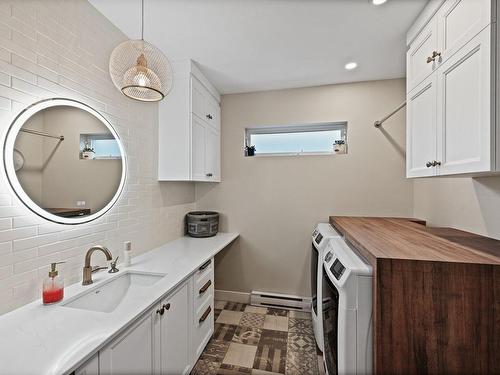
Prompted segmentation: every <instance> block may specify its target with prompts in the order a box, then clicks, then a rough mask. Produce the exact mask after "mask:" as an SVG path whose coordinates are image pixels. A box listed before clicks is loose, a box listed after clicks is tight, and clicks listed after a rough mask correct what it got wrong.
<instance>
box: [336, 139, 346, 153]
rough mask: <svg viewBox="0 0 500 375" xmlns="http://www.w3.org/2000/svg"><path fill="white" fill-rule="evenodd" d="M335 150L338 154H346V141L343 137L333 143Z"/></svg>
mask: <svg viewBox="0 0 500 375" xmlns="http://www.w3.org/2000/svg"><path fill="white" fill-rule="evenodd" d="M333 151H334V152H335V153H336V154H345V141H344V140H343V139H339V140H338V141H335V143H334V144H333Z"/></svg>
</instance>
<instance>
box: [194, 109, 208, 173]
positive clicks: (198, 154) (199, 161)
mask: <svg viewBox="0 0 500 375" xmlns="http://www.w3.org/2000/svg"><path fill="white" fill-rule="evenodd" d="M206 128H207V126H206V125H205V122H204V121H202V120H200V119H199V118H198V117H197V116H194V115H193V116H192V119H191V158H192V159H191V179H192V180H194V181H206V180H207V176H206V172H205V158H206V156H205V155H206V146H207V145H206V144H207V129H206Z"/></svg>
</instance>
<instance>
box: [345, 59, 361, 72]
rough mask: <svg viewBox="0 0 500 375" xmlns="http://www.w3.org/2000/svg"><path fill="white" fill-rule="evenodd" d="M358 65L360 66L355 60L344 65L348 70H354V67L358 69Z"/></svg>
mask: <svg viewBox="0 0 500 375" xmlns="http://www.w3.org/2000/svg"><path fill="white" fill-rule="evenodd" d="M357 67H358V63H355V62H354V61H353V62H350V63H347V64H345V66H344V68H346V69H347V70H353V69H356V68H357Z"/></svg>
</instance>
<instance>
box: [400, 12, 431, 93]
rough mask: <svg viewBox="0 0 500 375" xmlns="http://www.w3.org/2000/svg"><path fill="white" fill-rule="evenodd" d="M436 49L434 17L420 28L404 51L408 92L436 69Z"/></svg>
mask: <svg viewBox="0 0 500 375" xmlns="http://www.w3.org/2000/svg"><path fill="white" fill-rule="evenodd" d="M436 49H437V22H436V20H435V19H434V20H431V21H430V22H429V24H428V25H427V26H426V27H425V28H424V29H423V30H422V32H421V33H420V35H419V36H418V37H417V38H416V39H415V40H414V41H413V43H412V44H411V46H410V48H409V49H408V52H407V53H406V87H407V91H408V92H409V91H411V90H413V89H414V88H415V87H416V86H417V85H418V84H419V83H420V82H422V81H423V80H424V79H425V78H427V77H428V76H429V75H430V74H431V73H432V72H433V71H434V70H435V69H436V67H437V63H438V61H437V60H436V59H435V58H433V55H434V54H435V51H436Z"/></svg>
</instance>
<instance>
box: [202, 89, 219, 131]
mask: <svg viewBox="0 0 500 375" xmlns="http://www.w3.org/2000/svg"><path fill="white" fill-rule="evenodd" d="M205 109H206V114H205V118H206V121H207V123H208V124H209V125H210V126H212V127H213V128H215V129H217V130H220V105H219V102H218V101H217V99H215V98H214V97H213V96H212V95H211V94H210V93H208V96H207V98H206V106H205Z"/></svg>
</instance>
